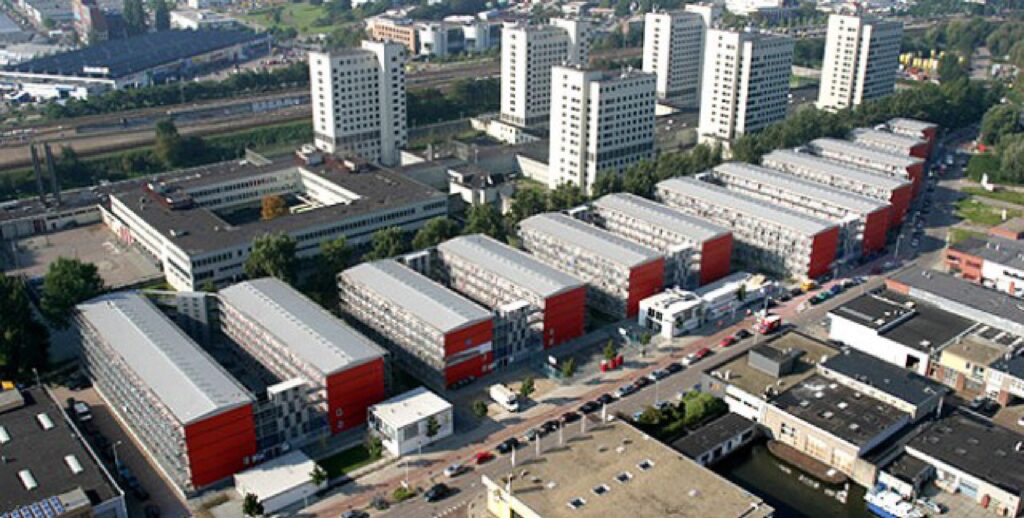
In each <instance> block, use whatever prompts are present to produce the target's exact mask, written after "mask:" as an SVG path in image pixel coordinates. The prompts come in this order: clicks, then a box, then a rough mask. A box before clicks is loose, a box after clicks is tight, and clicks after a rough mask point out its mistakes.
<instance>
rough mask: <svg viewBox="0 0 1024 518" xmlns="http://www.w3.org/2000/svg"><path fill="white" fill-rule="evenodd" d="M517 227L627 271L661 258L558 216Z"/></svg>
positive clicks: (548, 215)
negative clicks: (562, 243) (539, 234)
mask: <svg viewBox="0 0 1024 518" xmlns="http://www.w3.org/2000/svg"><path fill="white" fill-rule="evenodd" d="M519 226H520V228H522V229H527V230H534V231H537V232H543V233H545V234H548V235H551V236H554V237H555V238H556V239H557V240H558V241H560V242H564V243H568V244H571V245H573V246H576V247H579V248H582V249H583V250H585V251H586V252H588V253H591V254H594V255H596V256H599V257H601V258H603V259H604V260H606V261H609V262H612V263H617V264H621V265H623V266H626V267H629V268H632V267H634V266H639V265H641V264H644V263H648V262H651V261H653V260H655V259H658V258H661V257H662V256H661V254H659V253H658V252H657V251H655V250H653V249H650V248H647V247H646V246H643V245H640V244H638V243H635V242H633V241H630V240H628V239H625V238H622V237H619V236H617V235H615V234H612V233H611V232H608V231H607V230H603V229H600V228H597V227H595V226H593V225H590V224H587V223H584V222H582V221H580V220H577V219H574V218H572V217H569V216H566V215H565V214H561V213H555V212H548V213H544V214H537V215H536V216H531V217H529V218H526V219H524V220H523V221H521V222H520V223H519Z"/></svg>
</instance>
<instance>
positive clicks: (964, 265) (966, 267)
mask: <svg viewBox="0 0 1024 518" xmlns="http://www.w3.org/2000/svg"><path fill="white" fill-rule="evenodd" d="M943 260H944V261H945V262H946V268H948V269H949V270H951V271H958V272H960V275H961V276H962V277H963V278H964V279H968V280H972V281H975V282H981V265H982V263H983V262H984V261H985V260H984V259H982V258H980V257H978V256H975V255H970V254H965V253H963V252H961V251H959V250H954V249H952V248H947V249H946V256H945V257H944V258H943Z"/></svg>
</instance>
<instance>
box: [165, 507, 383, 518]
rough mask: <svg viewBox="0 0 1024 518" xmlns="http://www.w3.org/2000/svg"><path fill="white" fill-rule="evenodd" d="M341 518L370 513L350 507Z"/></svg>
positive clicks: (367, 517) (366, 517)
mask: <svg viewBox="0 0 1024 518" xmlns="http://www.w3.org/2000/svg"><path fill="white" fill-rule="evenodd" d="M147 518H148V517H147ZM341 518H370V514H369V513H367V512H366V511H359V510H356V509H352V510H350V511H345V512H343V513H341Z"/></svg>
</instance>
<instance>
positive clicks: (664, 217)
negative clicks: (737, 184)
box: [593, 193, 729, 243]
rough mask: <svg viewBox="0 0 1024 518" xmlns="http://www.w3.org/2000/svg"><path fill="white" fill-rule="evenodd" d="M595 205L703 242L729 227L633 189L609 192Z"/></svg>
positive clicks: (723, 232) (727, 231) (726, 230)
mask: <svg viewBox="0 0 1024 518" xmlns="http://www.w3.org/2000/svg"><path fill="white" fill-rule="evenodd" d="M593 205H594V207H597V208H598V209H599V210H608V211H614V212H620V213H623V214H625V215H627V216H629V217H632V218H635V219H637V220H639V221H642V222H644V223H646V224H648V225H651V226H652V227H657V228H660V229H664V230H665V231H668V232H671V233H673V234H679V235H683V236H686V238H687V239H690V240H693V241H695V242H697V243H703V242H705V241H710V240H712V239H715V238H718V237H721V236H724V235H726V234H728V233H729V229H728V228H725V227H723V226H722V225H719V224H717V223H712V222H710V221H708V220H706V219H702V218H698V217H695V216H691V215H690V214H687V213H685V212H683V211H680V210H676V209H673V208H672V207H669V206H667V205H664V204H661V203H658V202H655V201H651V200H648V199H647V198H642V197H640V196H637V195H635V194H630V193H616V194H608V195H605V196H602V197H600V198H598V199H597V200H594V202H593Z"/></svg>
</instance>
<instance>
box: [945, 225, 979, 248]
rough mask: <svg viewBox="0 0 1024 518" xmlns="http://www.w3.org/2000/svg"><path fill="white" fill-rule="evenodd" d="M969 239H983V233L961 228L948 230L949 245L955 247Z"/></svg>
mask: <svg viewBox="0 0 1024 518" xmlns="http://www.w3.org/2000/svg"><path fill="white" fill-rule="evenodd" d="M969 237H981V238H983V237H985V234H984V233H981V232H975V231H973V230H964V229H962V228H951V229H949V244H951V245H955V244H956V243H959V242H961V241H963V240H964V239H967V238H969Z"/></svg>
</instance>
